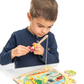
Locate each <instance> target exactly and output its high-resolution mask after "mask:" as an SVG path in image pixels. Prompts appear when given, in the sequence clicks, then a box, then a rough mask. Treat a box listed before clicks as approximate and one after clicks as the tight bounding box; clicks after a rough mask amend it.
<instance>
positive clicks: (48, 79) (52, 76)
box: [13, 66, 76, 84]
mask: <svg viewBox="0 0 84 84" xmlns="http://www.w3.org/2000/svg"><path fill="white" fill-rule="evenodd" d="M13 80H14V81H15V82H17V83H18V84H76V81H75V80H74V79H72V78H70V77H69V76H67V75H65V74H63V73H61V72H59V71H57V70H56V69H54V68H53V67H50V66H45V67H43V68H39V69H37V70H34V71H31V72H28V73H25V74H21V75H18V76H16V77H14V79H13Z"/></svg>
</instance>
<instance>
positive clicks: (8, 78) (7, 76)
mask: <svg viewBox="0 0 84 84" xmlns="http://www.w3.org/2000/svg"><path fill="white" fill-rule="evenodd" d="M44 66H46V65H41V66H32V67H25V68H18V69H14V68H12V69H5V68H3V69H0V83H2V82H3V84H5V83H6V84H17V83H16V82H15V81H13V78H14V77H15V76H17V75H21V74H24V73H27V72H30V71H33V70H36V69H39V68H41V67H44ZM47 66H52V67H53V68H55V69H57V70H59V71H60V72H62V73H64V70H74V71H76V70H75V69H76V67H75V68H73V67H70V66H66V65H65V66H63V64H49V65H47ZM3 67H4V66H3ZM7 67H8V65H7ZM71 68H72V69H71ZM72 78H73V79H75V80H76V81H77V75H75V76H74V77H72ZM79 82H80V81H79ZM77 84H79V83H77Z"/></svg>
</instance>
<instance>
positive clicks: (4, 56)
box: [0, 34, 16, 65]
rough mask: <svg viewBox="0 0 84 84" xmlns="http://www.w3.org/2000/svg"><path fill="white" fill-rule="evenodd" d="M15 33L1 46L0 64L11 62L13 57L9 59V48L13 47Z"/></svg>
mask: <svg viewBox="0 0 84 84" xmlns="http://www.w3.org/2000/svg"><path fill="white" fill-rule="evenodd" d="M15 45H16V44H15V35H14V34H12V35H11V38H10V39H9V40H8V42H7V44H6V46H5V47H4V48H3V50H2V52H1V53H0V64H1V65H6V64H9V63H12V62H13V61H14V59H13V60H12V59H11V50H12V49H13V48H15Z"/></svg>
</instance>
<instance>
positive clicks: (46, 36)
mask: <svg viewBox="0 0 84 84" xmlns="http://www.w3.org/2000/svg"><path fill="white" fill-rule="evenodd" d="M46 38H48V35H45V36H44V37H43V38H42V39H41V40H40V41H39V42H38V43H37V45H38V44H41V43H42V42H43V41H44V40H45V39H46Z"/></svg>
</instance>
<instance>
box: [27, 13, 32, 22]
mask: <svg viewBox="0 0 84 84" xmlns="http://www.w3.org/2000/svg"><path fill="white" fill-rule="evenodd" d="M27 17H28V19H29V21H31V14H30V13H29V12H28V13H27Z"/></svg>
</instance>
